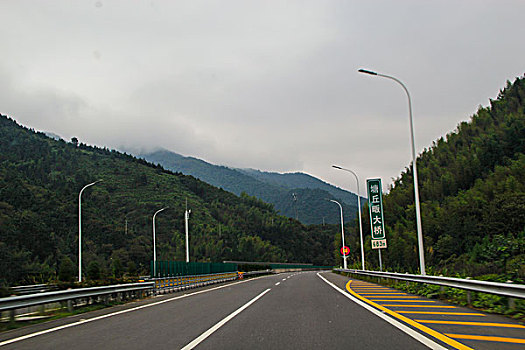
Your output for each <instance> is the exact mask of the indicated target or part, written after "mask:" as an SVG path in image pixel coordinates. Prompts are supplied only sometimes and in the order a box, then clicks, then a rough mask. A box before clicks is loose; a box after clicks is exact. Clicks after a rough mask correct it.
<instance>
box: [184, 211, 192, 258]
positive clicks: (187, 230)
mask: <svg viewBox="0 0 525 350" xmlns="http://www.w3.org/2000/svg"><path fill="white" fill-rule="evenodd" d="M190 213H191V210H188V209H186V211H185V212H184V221H185V226H186V262H187V263H189V262H190V235H189V223H188V221H189V219H190Z"/></svg>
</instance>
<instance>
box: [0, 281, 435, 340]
mask: <svg viewBox="0 0 525 350" xmlns="http://www.w3.org/2000/svg"><path fill="white" fill-rule="evenodd" d="M321 276H324V279H323V278H321V277H320V276H319V275H318V274H317V273H316V272H303V273H285V274H279V275H271V276H267V277H261V278H257V279H252V280H245V281H240V282H234V283H230V284H227V285H220V286H213V287H209V288H206V289H200V290H193V291H186V292H179V293H174V294H170V295H164V296H160V297H156V298H152V299H149V300H145V301H141V302H137V303H131V304H127V305H125V306H119V307H114V308H109V309H104V310H99V311H96V312H91V313H87V314H83V315H79V316H75V317H70V318H67V319H62V320H57V321H51V322H47V323H44V324H39V325H35V326H30V327H25V328H23V329H18V330H15V331H10V332H5V333H2V334H1V335H0V347H1V348H2V349H74V350H83V349H90V350H91V349H97V350H100V349H148V348H149V349H157V348H163V349H182V348H192V347H195V348H197V349H248V348H249V349H335V348H342V349H382V348H383V349H384V348H387V349H388V350H394V349H426V348H428V347H427V346H425V345H424V344H423V343H422V340H416V339H415V338H414V336H410V335H408V334H407V333H406V332H405V331H403V330H402V329H399V327H395V326H393V325H392V324H391V322H388V321H386V320H385V319H384V318H388V317H383V318H382V317H380V316H379V317H378V315H377V314H374V313H373V312H371V311H370V310H368V309H366V308H364V307H363V306H362V305H359V304H358V303H356V302H354V301H352V300H351V299H349V298H348V297H347V296H346V295H345V294H348V293H347V292H345V287H344V286H345V283H346V282H347V281H348V278H346V277H343V276H339V275H335V274H332V273H324V274H321ZM328 282H331V283H332V285H330V283H328ZM334 287H338V288H339V290H337V289H336V288H334ZM418 337H420V338H423V339H424V340H425V339H426V340H428V339H427V338H425V337H423V336H421V335H420V334H419V333H418ZM416 338H417V337H416ZM424 340H423V341H424ZM6 341H7V342H8V341H13V342H12V343H8V344H6ZM426 344H427V345H429V344H430V346H431V347H436V346H437V347H439V346H438V345H437V344H436V343H432V341H429V342H427V343H426ZM432 344H434V345H435V346H433V345H432Z"/></svg>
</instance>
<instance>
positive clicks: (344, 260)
mask: <svg viewBox="0 0 525 350" xmlns="http://www.w3.org/2000/svg"><path fill="white" fill-rule="evenodd" d="M330 202H334V203H336V204H337V205H338V206H339V208H340V209H341V241H342V243H343V247H345V246H346V245H345V232H344V225H343V206H342V205H341V203H339V202H338V201H335V200H333V199H330ZM346 258H347V255H346V254H343V268H344V269H345V270H346V269H347V268H348V266H347V264H346Z"/></svg>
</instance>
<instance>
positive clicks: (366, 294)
mask: <svg viewBox="0 0 525 350" xmlns="http://www.w3.org/2000/svg"><path fill="white" fill-rule="evenodd" d="M363 295H407V294H406V293H363Z"/></svg>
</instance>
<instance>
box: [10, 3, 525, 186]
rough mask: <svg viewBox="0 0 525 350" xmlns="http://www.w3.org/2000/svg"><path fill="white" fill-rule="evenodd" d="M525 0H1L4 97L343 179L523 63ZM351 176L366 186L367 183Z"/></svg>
mask: <svg viewBox="0 0 525 350" xmlns="http://www.w3.org/2000/svg"><path fill="white" fill-rule="evenodd" d="M524 14H525V1H521V0H515V1H510V0H509V1H505V0H497V1H483V0H472V1H458V0H454V1H444V0H440V1H422V0H414V1H401V0H396V1H391V0H389V1H350V0H345V1H330V0H322V1H319V0H315V1H305V0H297V1H270V0H264V1H262V0H261V1H249V0H239V1H229V0H217V1H198V0H197V1H196V0H191V1H167V0H166V1H130V0H125V1H69V0H68V1H57V0H53V1H37V0H34V1H19V0H17V1H15V0H13V1H7V0H3V1H1V2H0V23H1V26H2V29H1V30H0V113H1V114H4V115H6V114H7V115H9V116H10V117H12V118H14V119H15V120H17V121H18V122H19V123H21V124H23V125H26V126H29V127H32V128H35V129H37V130H41V131H50V132H54V133H56V134H58V135H60V136H62V137H63V138H64V139H66V140H69V139H70V138H71V137H73V136H76V137H77V138H78V139H79V140H80V141H81V142H84V143H88V144H92V145H98V146H108V147H110V148H117V149H128V150H130V149H133V150H135V151H139V150H152V149H155V148H159V147H162V148H166V149H169V150H172V151H174V152H177V153H180V154H183V155H187V156H194V157H197V158H201V159H204V160H206V161H209V162H212V163H215V164H221V165H226V166H232V167H242V168H248V167H249V168H256V169H260V170H267V171H278V172H295V171H302V172H306V173H308V174H311V175H313V176H316V177H319V178H321V179H323V180H325V181H327V182H329V183H332V184H334V185H336V186H339V187H342V188H345V189H348V190H351V191H353V192H355V188H356V186H355V183H354V179H353V178H351V177H350V176H349V174H348V173H344V172H341V171H338V170H334V169H331V167H330V166H331V164H339V165H341V166H346V167H348V168H350V169H353V170H354V171H356V172H357V173H358V175H359V176H360V177H361V178H362V182H364V179H365V178H367V177H368V178H369V177H381V178H382V179H383V182H384V183H386V184H388V183H391V182H392V180H391V179H392V178H395V177H397V176H399V174H400V172H401V171H402V170H403V169H404V168H405V167H406V166H408V165H409V164H410V160H411V155H410V139H409V136H410V134H409V124H408V107H407V100H406V96H405V95H404V92H403V90H402V88H401V87H400V86H399V85H397V84H396V83H395V82H393V81H390V80H387V79H384V78H379V77H372V76H367V75H363V74H359V73H357V69H359V68H368V69H372V70H376V71H378V72H381V73H384V74H390V75H394V76H396V77H397V78H399V79H401V80H402V81H403V82H404V83H405V84H406V85H407V87H408V89H409V90H410V93H411V95H412V100H413V112H414V123H415V130H416V148H417V152H421V151H422V150H423V149H424V148H425V147H429V146H430V145H431V144H432V141H434V140H436V139H437V138H439V137H440V136H444V135H446V134H447V133H448V132H450V131H453V130H454V129H455V127H456V126H457V124H458V123H459V122H460V121H462V120H468V119H469V118H470V116H471V115H472V114H473V113H474V112H475V111H476V110H477V108H478V106H479V105H483V106H486V105H487V104H488V103H489V99H490V98H493V99H494V98H496V97H497V94H498V92H499V90H500V89H501V88H502V87H504V85H505V83H506V81H507V80H511V81H513V80H514V79H515V78H516V77H517V76H522V75H523V74H524V73H525V44H524V43H525V41H524V40H525V39H524V38H525V20H524ZM361 191H362V192H364V186H362V188H361Z"/></svg>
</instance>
